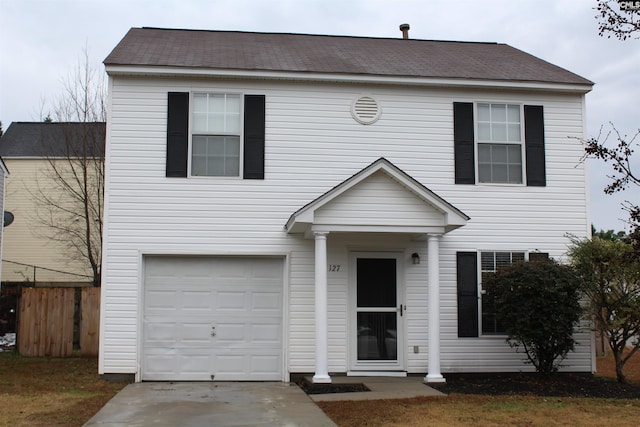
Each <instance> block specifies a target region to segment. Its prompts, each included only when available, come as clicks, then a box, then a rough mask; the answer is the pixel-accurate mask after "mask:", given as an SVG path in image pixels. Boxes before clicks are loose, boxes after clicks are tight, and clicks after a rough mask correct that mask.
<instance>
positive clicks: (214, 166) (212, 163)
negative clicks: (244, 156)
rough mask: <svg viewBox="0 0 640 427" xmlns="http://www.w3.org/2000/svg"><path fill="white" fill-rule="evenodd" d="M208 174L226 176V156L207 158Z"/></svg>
mask: <svg viewBox="0 0 640 427" xmlns="http://www.w3.org/2000/svg"><path fill="white" fill-rule="evenodd" d="M207 172H208V173H207V175H208V176H224V175H225V173H224V157H209V158H207Z"/></svg>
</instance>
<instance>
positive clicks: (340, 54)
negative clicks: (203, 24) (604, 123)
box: [104, 28, 592, 85]
mask: <svg viewBox="0 0 640 427" xmlns="http://www.w3.org/2000/svg"><path fill="white" fill-rule="evenodd" d="M104 63H105V65H107V66H110V65H134V66H170V67H188V68H203V69H230V70H244V71H247V70H249V71H284V72H307V73H309V72H312V73H337V74H360V75H376V76H404V77H417V78H455V79H479V80H502V81H523V82H525V81H526V82H545V83H566V84H579V85H591V84H592V82H590V81H589V80H587V79H585V78H583V77H580V76H578V75H576V74H574V73H571V72H569V71H567V70H565V69H563V68H560V67H557V66H555V65H553V64H550V63H548V62H546V61H543V60H541V59H539V58H536V57H535V56H532V55H529V54H527V53H525V52H522V51H520V50H518V49H515V48H513V47H511V46H508V45H506V44H499V43H475V42H473V43H471V42H451V41H431V40H415V39H409V40H404V39H390V38H366V37H346V36H321V35H305V34H277V33H248V32H237V31H201V30H174V29H159V28H132V29H131V30H129V32H128V33H127V35H126V36H125V37H124V38H123V39H122V40H121V41H120V43H119V44H118V45H117V46H116V47H115V48H114V49H113V51H112V52H111V53H110V54H109V56H108V57H107V58H106V59H105V61H104Z"/></svg>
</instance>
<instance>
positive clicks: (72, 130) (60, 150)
mask: <svg viewBox="0 0 640 427" xmlns="http://www.w3.org/2000/svg"><path fill="white" fill-rule="evenodd" d="M105 130H106V126H105V123H104V122H94V123H43V122H13V123H11V125H10V126H9V128H8V129H7V131H6V132H5V133H4V135H2V138H0V156H2V157H4V158H5V159H10V158H12V157H39V158H44V157H67V156H74V153H79V152H80V151H81V147H82V145H83V141H87V146H88V147H89V149H93V147H95V150H96V155H97V157H101V158H102V157H104V141H105Z"/></svg>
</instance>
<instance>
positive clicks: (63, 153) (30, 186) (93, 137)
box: [0, 122, 105, 286]
mask: <svg viewBox="0 0 640 427" xmlns="http://www.w3.org/2000/svg"><path fill="white" fill-rule="evenodd" d="M104 138H105V123H42V122H14V123H11V125H10V126H9V128H8V129H7V131H6V132H5V133H4V135H3V136H2V138H1V139H0V156H2V158H4V160H5V162H6V163H7V166H8V167H9V168H10V170H11V171H12V176H11V180H10V181H9V182H8V184H7V192H6V198H5V209H6V210H8V211H10V212H11V213H12V214H13V215H14V222H13V224H12V225H11V226H10V227H8V228H7V229H6V230H5V231H4V250H3V253H2V260H3V266H2V273H3V274H2V281H3V282H5V283H18V282H21V283H24V282H30V283H35V284H36V286H78V285H85V284H90V282H91V270H90V269H89V268H88V266H87V264H86V262H84V261H82V260H79V259H77V258H76V257H74V256H71V255H70V254H69V251H68V250H67V248H66V247H65V244H64V243H62V242H58V241H54V240H52V239H51V238H49V236H50V235H51V233H52V232H53V230H52V229H51V227H49V226H47V225H45V224H44V223H43V221H42V219H45V218H51V217H52V215H56V213H55V212H54V211H52V210H50V209H49V208H47V207H46V206H45V205H44V204H43V200H42V199H43V197H42V195H46V196H47V197H48V198H49V199H50V200H60V201H61V202H60V203H61V204H64V203H66V202H65V201H64V200H65V199H64V194H63V193H62V190H61V189H60V186H59V185H56V184H55V183H54V182H53V181H54V180H55V178H54V176H53V175H52V173H51V163H50V162H52V161H53V162H58V164H59V165H61V167H63V168H64V167H65V162H66V161H67V160H66V159H67V158H70V157H71V158H73V157H74V156H75V154H74V153H77V152H78V151H79V150H81V149H82V146H83V141H85V142H84V144H86V141H87V140H89V141H92V142H91V144H93V141H96V142H97V144H98V146H100V147H101V148H100V153H99V156H100V157H101V158H104ZM74 209H75V208H74ZM60 218H61V221H65V219H64V217H62V216H61V217H60Z"/></svg>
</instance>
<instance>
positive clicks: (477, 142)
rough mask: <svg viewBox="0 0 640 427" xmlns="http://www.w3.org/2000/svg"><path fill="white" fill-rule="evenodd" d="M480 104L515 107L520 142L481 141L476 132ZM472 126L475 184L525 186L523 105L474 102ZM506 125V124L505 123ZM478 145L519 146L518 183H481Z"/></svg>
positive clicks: (478, 133)
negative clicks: (517, 114)
mask: <svg viewBox="0 0 640 427" xmlns="http://www.w3.org/2000/svg"><path fill="white" fill-rule="evenodd" d="M481 104H488V105H489V106H491V105H505V106H509V105H513V106H517V107H518V110H519V113H520V141H519V142H514V141H491V140H481V139H480V138H479V136H480V132H479V130H478V128H479V126H478V123H479V120H478V119H479V117H480V115H479V113H478V106H479V105H481ZM473 108H474V111H473V126H474V156H475V165H474V166H475V175H476V176H475V178H476V183H477V184H480V185H509V186H525V185H526V176H527V171H526V163H527V162H526V158H525V156H526V150H525V141H524V132H525V128H524V104H522V103H516V102H507V101H476V102H474V104H473ZM507 123H508V122H507ZM480 144H492V145H519V146H520V162H521V165H520V167H521V175H520V182H493V181H481V180H480V150H479V145H480Z"/></svg>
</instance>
